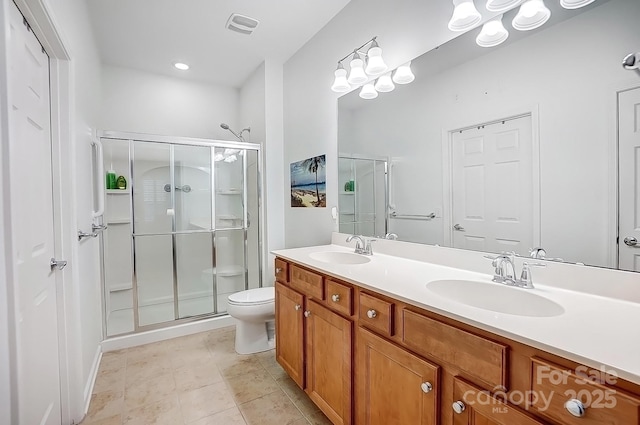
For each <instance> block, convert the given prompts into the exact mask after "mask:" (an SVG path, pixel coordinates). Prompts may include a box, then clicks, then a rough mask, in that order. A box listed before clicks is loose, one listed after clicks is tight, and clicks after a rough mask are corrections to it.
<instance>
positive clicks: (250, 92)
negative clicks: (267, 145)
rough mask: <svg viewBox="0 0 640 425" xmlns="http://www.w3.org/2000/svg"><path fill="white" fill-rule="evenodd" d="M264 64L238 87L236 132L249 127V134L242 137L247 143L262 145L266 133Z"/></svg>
mask: <svg viewBox="0 0 640 425" xmlns="http://www.w3.org/2000/svg"><path fill="white" fill-rule="evenodd" d="M264 72H265V64H264V62H263V63H262V64H261V65H260V66H259V67H258V68H256V70H255V71H253V73H252V74H251V75H250V76H249V78H247V80H246V81H245V82H244V84H243V85H242V87H240V99H239V119H238V122H239V125H238V130H237V131H240V130H242V129H243V128H246V127H251V133H250V135H249V137H247V133H245V134H244V135H243V136H242V137H244V138H245V140H246V141H247V142H252V143H260V144H262V145H264V141H265V133H266V128H265V126H266V122H265V120H266V118H265V75H264Z"/></svg>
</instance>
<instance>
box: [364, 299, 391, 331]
mask: <svg viewBox="0 0 640 425" xmlns="http://www.w3.org/2000/svg"><path fill="white" fill-rule="evenodd" d="M358 302H359V303H360V308H359V311H360V314H359V319H360V324H361V325H363V326H365V327H367V328H369V329H371V330H374V331H377V332H379V333H381V334H383V335H385V336H392V335H393V303H390V302H388V301H384V300H381V299H380V298H377V297H374V296H371V295H369V294H365V293H362V292H361V293H360V296H359V297H358Z"/></svg>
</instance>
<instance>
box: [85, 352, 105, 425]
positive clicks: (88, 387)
mask: <svg viewBox="0 0 640 425" xmlns="http://www.w3.org/2000/svg"><path fill="white" fill-rule="evenodd" d="M100 360H102V349H101V347H100V346H99V345H98V347H97V349H96V355H95V356H94V357H93V364H92V365H91V372H89V377H88V378H87V382H86V383H85V386H84V391H83V393H82V397H83V401H84V408H83V410H82V413H83V416H84V415H86V414H87V412H88V411H89V403H91V394H92V393H93V387H94V385H95V384H96V378H97V377H98V370H99V368H100Z"/></svg>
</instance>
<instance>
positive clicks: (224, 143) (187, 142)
mask: <svg viewBox="0 0 640 425" xmlns="http://www.w3.org/2000/svg"><path fill="white" fill-rule="evenodd" d="M97 137H98V138H99V139H113V140H120V141H125V140H126V141H128V143H129V189H130V192H131V193H130V194H129V208H130V217H131V223H130V242H131V264H132V276H131V280H132V297H133V315H134V317H133V331H131V332H125V333H119V334H115V335H108V334H107V311H106V297H107V296H108V292H107V287H106V280H105V265H104V252H103V248H102V246H103V243H101V244H100V245H101V254H102V255H101V261H100V266H101V280H102V298H103V299H102V322H103V329H104V332H103V333H104V337H105V338H115V337H120V336H125V335H133V334H137V333H140V332H145V331H151V330H156V329H164V328H168V327H171V326H175V325H180V324H184V323H191V322H197V321H199V320H203V319H209V318H214V317H224V316H228V313H227V312H224V313H215V311H217V309H218V303H217V282H216V280H217V276H216V273H213V291H214V292H213V307H214V313H204V314H199V315H194V316H189V317H185V318H176V319H174V320H170V321H166V322H160V323H153V324H149V325H142V326H141V325H140V324H139V312H138V308H139V304H138V302H139V301H138V283H137V275H136V258H135V257H136V250H135V232H134V221H135V220H134V198H133V196H134V187H135V184H136V182H135V179H134V174H133V171H134V160H135V158H134V152H133V150H134V149H133V145H134V143H133V142H136V141H138V142H148V143H162V144H167V145H175V146H194V147H207V148H210V153H211V155H210V164H211V167H210V173H211V229H209V232H188V231H187V232H184V231H183V232H179V233H180V234H188V233H210V234H211V240H212V267H214V268H215V267H216V258H215V255H216V243H215V239H216V232H217V231H218V229H217V226H216V213H215V203H216V200H215V195H216V191H215V190H216V189H215V166H214V164H215V161H214V155H215V149H216V148H229V149H240V150H242V151H255V152H256V161H257V176H256V180H257V181H256V185H257V187H256V192H257V202H258V205H257V208H258V270H257V275H258V287H262V286H263V270H266V269H265V264H264V261H265V258H266V255H265V252H264V242H263V241H264V237H265V234H264V233H265V226H264V218H265V217H264V208H263V205H264V203H263V200H262V187H263V181H262V179H263V168H262V167H263V163H262V162H263V159H262V146H261V145H260V144H259V143H249V142H239V141H231V140H217V139H201V138H193V137H173V136H161V135H154V134H143V133H131V132H122V131H110V130H109V131H106V130H103V131H98V132H97ZM170 152H171V156H170V170H171V171H170V173H171V177H170V179H171V181H172V183H171V184H173V183H174V167H175V165H174V164H173V162H172V161H173V159H174V154H173V149H171V150H170ZM242 164H243V165H242V166H243V200H242V202H243V217H242V220H243V222H242V223H243V224H242V230H243V234H244V242H243V243H244V266H245V267H244V273H243V274H244V281H245V289H247V285H248V284H249V279H248V277H249V266H248V240H247V237H248V231H249V229H248V225H249V223H248V194H247V188H248V182H247V175H248V168H247V155H243V158H242ZM98 181H100V180H98ZM173 192H174V191H172V194H171V197H172V205H173V206H174V207H175V202H174V196H175V193H173ZM220 230H240V229H239V228H238V229H236V228H234V229H226V228H225V229H220ZM177 234H178V232H176V226H175V217H173V218H172V231H171V233H167V234H166V235H171V240H172V246H171V250H172V258H173V264H172V267H173V276H172V279H173V290H174V300H173V302H174V316H175V317H178V314H177V309H178V302H179V300H178V297H177V285H178V281H177V263H176V235H177Z"/></svg>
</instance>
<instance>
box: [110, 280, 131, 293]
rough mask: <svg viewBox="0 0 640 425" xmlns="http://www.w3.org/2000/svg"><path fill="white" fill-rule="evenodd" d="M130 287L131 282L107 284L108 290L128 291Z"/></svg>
mask: <svg viewBox="0 0 640 425" xmlns="http://www.w3.org/2000/svg"><path fill="white" fill-rule="evenodd" d="M131 288H133V285H132V284H131V282H122V283H115V284H111V285H110V286H109V292H120V291H128V290H129V289H131Z"/></svg>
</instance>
